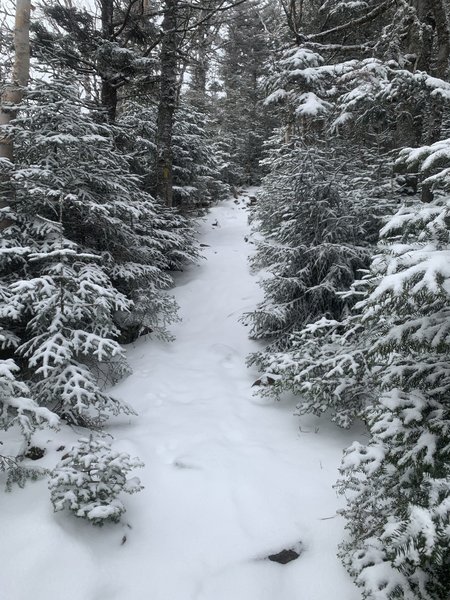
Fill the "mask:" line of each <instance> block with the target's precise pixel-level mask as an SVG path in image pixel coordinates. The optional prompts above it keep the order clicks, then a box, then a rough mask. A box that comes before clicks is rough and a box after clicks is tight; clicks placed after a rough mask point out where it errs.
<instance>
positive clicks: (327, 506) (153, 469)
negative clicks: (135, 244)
mask: <svg viewBox="0 0 450 600" xmlns="http://www.w3.org/2000/svg"><path fill="white" fill-rule="evenodd" d="M247 217H248V212H247V209H246V205H245V202H244V199H243V198H240V199H239V201H238V203H235V202H233V201H232V200H230V201H227V202H224V203H221V204H220V205H218V206H217V207H215V208H213V209H212V210H211V212H210V214H209V215H208V217H207V218H206V220H205V221H204V222H202V224H201V227H200V229H201V242H202V243H203V244H207V245H208V246H205V247H204V254H205V260H203V261H202V262H201V264H200V265H198V266H192V267H190V268H188V269H186V271H185V272H184V273H181V274H180V275H179V277H178V278H177V287H176V289H175V290H174V293H175V295H176V297H177V301H178V303H179V305H180V313H181V317H182V321H180V322H179V323H177V324H176V325H175V326H174V327H173V328H172V329H173V333H174V335H175V336H176V341H175V342H174V343H171V342H155V341H152V340H144V339H143V340H140V341H139V342H138V343H137V344H135V345H134V346H133V347H130V348H129V358H130V362H131V364H132V366H133V369H134V373H133V375H131V376H130V377H128V378H127V379H126V380H125V381H123V382H122V383H121V384H120V385H118V386H117V387H116V388H115V395H116V396H118V397H121V398H123V399H124V400H126V401H128V402H129V403H130V404H131V405H132V406H133V407H134V408H135V409H136V410H137V412H138V413H139V416H138V417H135V418H131V419H130V418H129V417H127V418H121V419H118V420H116V421H115V422H114V424H113V426H112V427H110V428H109V430H110V431H111V433H112V434H113V435H114V437H115V440H116V442H115V444H114V447H115V448H117V449H119V450H124V451H127V452H129V453H130V454H132V455H133V456H139V457H140V458H141V459H143V460H144V462H145V465H146V466H145V468H144V469H142V470H141V472H140V473H137V474H138V475H139V476H140V478H141V480H142V483H143V484H144V485H145V489H144V490H143V491H142V492H140V493H139V494H136V495H133V496H128V497H124V498H123V500H124V501H125V504H126V506H127V512H126V514H125V516H124V522H123V524H120V525H110V526H105V527H103V528H95V527H92V526H91V525H90V524H88V523H86V522H84V521H82V520H81V519H76V518H75V517H72V516H71V515H68V514H65V513H57V514H54V513H53V512H52V507H51V505H50V503H49V500H48V491H47V490H46V483H45V481H39V482H35V483H29V484H27V486H26V487H25V489H23V490H14V491H13V492H12V493H11V494H4V495H2V496H1V497H0V507H1V509H0V519H1V521H0V526H1V544H0V565H1V566H0V573H1V584H0V600H30V599H32V600H359V599H360V597H361V595H360V593H359V591H358V590H357V589H356V588H355V586H354V585H353V583H352V582H351V580H350V578H349V577H348V575H347V574H346V572H345V570H344V568H343V567H342V566H341V564H340V562H339V560H338V559H337V558H336V548H337V544H338V543H339V541H340V540H341V539H342V537H343V535H344V528H343V520H342V519H341V518H340V517H338V516H336V510H337V508H338V507H339V506H341V505H342V504H343V500H342V499H341V498H338V497H337V495H336V492H335V491H334V490H333V488H332V486H333V484H334V482H335V481H336V478H337V467H338V464H339V461H340V458H341V454H342V449H343V448H344V447H346V446H347V445H349V444H350V443H351V442H352V440H353V439H354V438H355V437H359V436H360V433H361V432H359V431H352V432H346V431H342V430H339V429H338V428H336V427H335V426H334V425H332V424H330V423H329V422H328V421H327V420H326V419H322V420H320V419H316V418H314V417H303V418H301V419H299V418H298V417H295V416H294V415H293V412H294V408H295V401H294V400H292V401H290V400H284V401H282V402H278V403H275V402H273V401H269V400H263V399H261V398H258V396H256V395H255V394H254V391H255V389H256V388H252V383H253V382H254V380H255V379H256V378H257V376H258V375H257V373H256V372H254V371H252V369H248V368H247V367H246V364H245V361H246V357H247V355H248V354H249V353H250V352H252V351H255V350H257V349H258V344H257V343H256V342H252V341H250V340H248V337H247V335H248V329H247V328H246V327H245V326H244V325H243V324H242V323H240V321H239V319H240V317H241V316H242V314H243V313H245V312H246V311H251V310H252V309H253V308H254V307H255V304H256V303H257V301H258V300H259V299H260V298H261V290H260V288H259V287H258V285H257V279H258V276H252V275H251V274H250V272H249V266H248V261H247V258H248V254H249V253H251V252H253V251H254V246H253V245H251V244H249V243H247V242H245V241H244V237H245V236H246V235H248V233H249V228H248V224H247ZM216 222H217V225H214V224H215V223H216ZM82 434H83V432H82V431H81V430H80V431H74V430H67V429H66V430H63V431H61V432H59V433H58V434H56V435H55V434H49V432H48V431H47V432H42V433H40V434H39V435H40V436H41V438H42V440H43V441H45V442H47V445H48V446H49V447H50V450H49V452H48V453H47V455H46V457H44V459H42V460H43V461H45V464H48V465H53V464H54V463H55V462H56V460H57V458H58V457H59V456H60V455H61V451H60V452H59V453H58V452H57V448H58V446H60V445H61V444H63V445H65V446H66V447H67V446H70V444H71V443H72V442H73V441H74V440H75V439H76V438H77V437H80V435H82ZM49 438H51V440H49ZM288 548H296V549H297V550H300V557H299V558H298V559H297V560H294V561H292V562H290V563H289V564H286V565H282V564H278V563H276V562H272V561H270V560H268V559H267V556H268V555H271V554H274V553H277V552H280V551H281V550H283V549H288Z"/></svg>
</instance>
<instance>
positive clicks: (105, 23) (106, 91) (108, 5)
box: [101, 0, 117, 123]
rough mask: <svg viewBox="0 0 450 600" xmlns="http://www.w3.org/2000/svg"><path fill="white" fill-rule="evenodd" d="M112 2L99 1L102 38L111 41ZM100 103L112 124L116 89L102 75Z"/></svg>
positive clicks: (114, 117) (114, 118)
mask: <svg viewBox="0 0 450 600" xmlns="http://www.w3.org/2000/svg"><path fill="white" fill-rule="evenodd" d="M113 17H114V2H113V0H101V18H102V36H103V38H104V39H105V40H111V39H112V38H113V36H114V21H113ZM101 103H102V106H103V107H104V108H105V109H106V118H107V121H108V123H114V122H115V120H116V113H117V88H116V87H115V86H114V85H113V84H112V83H111V78H110V77H109V76H108V75H102V87H101Z"/></svg>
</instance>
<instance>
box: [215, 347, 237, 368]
mask: <svg viewBox="0 0 450 600" xmlns="http://www.w3.org/2000/svg"><path fill="white" fill-rule="evenodd" d="M209 350H210V351H211V352H212V353H213V354H215V355H217V356H218V357H219V359H220V360H219V364H220V365H222V366H223V367H225V368H226V369H232V368H233V366H234V365H235V364H236V360H237V359H238V358H239V354H238V353H237V352H236V350H235V349H234V348H232V347H231V346H227V345H226V344H212V346H209Z"/></svg>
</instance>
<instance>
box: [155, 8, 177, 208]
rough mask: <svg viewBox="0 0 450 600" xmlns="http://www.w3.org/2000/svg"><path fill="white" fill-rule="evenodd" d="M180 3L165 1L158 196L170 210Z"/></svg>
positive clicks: (159, 110) (160, 95)
mask: <svg viewBox="0 0 450 600" xmlns="http://www.w3.org/2000/svg"><path fill="white" fill-rule="evenodd" d="M178 2H179V0H165V5H166V8H165V12H164V19H163V23H162V30H163V39H162V44H161V82H160V93H159V104H158V118H157V132H156V147H157V164H156V196H157V197H158V198H160V199H161V200H162V201H163V202H164V204H165V205H166V206H172V204H173V148H172V133H173V123H174V115H175V108H176V104H177V49H178V48H177V46H178V43H177V42H178V40H177V37H178V34H177V23H178Z"/></svg>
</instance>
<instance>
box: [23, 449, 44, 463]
mask: <svg viewBox="0 0 450 600" xmlns="http://www.w3.org/2000/svg"><path fill="white" fill-rule="evenodd" d="M44 454H45V449H44V448H39V446H30V448H28V450H27V451H26V453H25V458H29V459H30V460H39V459H40V458H42V457H43V456H44Z"/></svg>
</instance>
